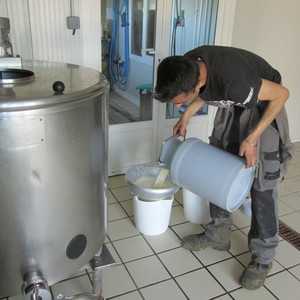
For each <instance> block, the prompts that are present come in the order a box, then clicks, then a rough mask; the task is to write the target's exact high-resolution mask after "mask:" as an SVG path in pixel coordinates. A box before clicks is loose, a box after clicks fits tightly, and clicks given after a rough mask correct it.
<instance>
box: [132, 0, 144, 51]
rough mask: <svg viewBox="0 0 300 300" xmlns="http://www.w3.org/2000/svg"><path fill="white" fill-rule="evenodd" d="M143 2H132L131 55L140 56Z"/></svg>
mask: <svg viewBox="0 0 300 300" xmlns="http://www.w3.org/2000/svg"><path fill="white" fill-rule="evenodd" d="M143 5H144V1H143V0H135V1H132V15H131V24H132V27H131V36H132V37H134V38H132V39H131V53H132V54H135V55H138V56H142V48H143V47H142V46H143V43H142V42H143V40H142V34H143Z"/></svg>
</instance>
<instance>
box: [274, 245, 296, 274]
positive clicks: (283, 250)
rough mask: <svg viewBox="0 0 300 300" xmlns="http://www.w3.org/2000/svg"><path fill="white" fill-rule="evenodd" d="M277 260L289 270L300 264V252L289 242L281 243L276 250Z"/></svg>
mask: <svg viewBox="0 0 300 300" xmlns="http://www.w3.org/2000/svg"><path fill="white" fill-rule="evenodd" d="M275 259H276V260H277V261H278V263H280V264H281V265H282V266H284V267H285V268H289V267H291V266H294V265H296V264H299V263H300V251H299V250H297V249H296V248H295V247H294V246H292V245H291V244H290V243H288V242H287V241H281V242H279V246H278V247H277V249H276V256H275Z"/></svg>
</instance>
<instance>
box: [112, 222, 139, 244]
mask: <svg viewBox="0 0 300 300" xmlns="http://www.w3.org/2000/svg"><path fill="white" fill-rule="evenodd" d="M137 234H139V232H138V231H137V229H136V228H135V226H134V224H133V222H132V221H131V220H130V219H129V218H126V219H122V220H116V221H112V222H108V235H109V237H110V239H111V240H112V241H115V240H119V239H123V238H127V237H131V236H134V235H137Z"/></svg>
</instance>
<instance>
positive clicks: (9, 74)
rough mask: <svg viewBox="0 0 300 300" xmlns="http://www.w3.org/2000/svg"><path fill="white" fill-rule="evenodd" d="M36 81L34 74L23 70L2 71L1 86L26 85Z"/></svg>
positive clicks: (0, 72) (0, 73) (0, 74)
mask: <svg viewBox="0 0 300 300" xmlns="http://www.w3.org/2000/svg"><path fill="white" fill-rule="evenodd" d="M32 80H34V73H33V72H32V71H29V70H23V69H0V84H11V83H26V82H29V81H32Z"/></svg>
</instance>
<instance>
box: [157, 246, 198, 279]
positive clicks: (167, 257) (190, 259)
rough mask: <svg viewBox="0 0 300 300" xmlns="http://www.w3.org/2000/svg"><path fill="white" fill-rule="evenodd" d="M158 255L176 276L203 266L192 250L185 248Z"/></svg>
mask: <svg viewBox="0 0 300 300" xmlns="http://www.w3.org/2000/svg"><path fill="white" fill-rule="evenodd" d="M158 257H159V258H160V259H161V261H162V263H163V264H164V265H165V266H166V268H167V269H168V271H169V272H170V273H171V275H172V276H174V277H175V276H178V275H181V274H183V273H186V272H189V271H193V270H196V269H200V268H202V267H203V265H202V264H201V263H200V262H199V260H197V258H196V257H195V256H194V255H193V254H192V252H191V251H188V250H186V249H184V248H177V249H174V250H170V251H167V252H164V253H161V254H159V255H158Z"/></svg>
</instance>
